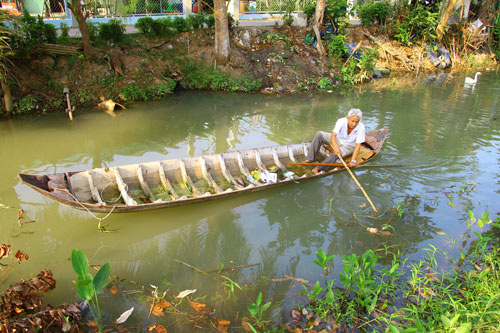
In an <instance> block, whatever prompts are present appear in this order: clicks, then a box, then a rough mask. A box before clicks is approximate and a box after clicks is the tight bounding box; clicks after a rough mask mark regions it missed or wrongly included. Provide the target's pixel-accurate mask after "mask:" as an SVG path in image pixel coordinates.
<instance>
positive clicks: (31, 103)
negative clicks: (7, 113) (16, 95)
mask: <svg viewBox="0 0 500 333" xmlns="http://www.w3.org/2000/svg"><path fill="white" fill-rule="evenodd" d="M36 109H38V98H37V97H36V96H24V97H23V98H21V99H20V100H19V101H18V102H16V103H14V108H13V112H14V113H17V114H24V113H30V112H33V111H35V110H36Z"/></svg>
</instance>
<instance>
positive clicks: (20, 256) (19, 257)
mask: <svg viewBox="0 0 500 333" xmlns="http://www.w3.org/2000/svg"><path fill="white" fill-rule="evenodd" d="M15 257H16V259H17V261H18V262H19V263H21V261H23V260H28V259H29V258H30V257H28V255H27V254H26V253H25V252H24V251H21V250H17V252H16V255H15Z"/></svg>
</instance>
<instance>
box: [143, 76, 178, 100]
mask: <svg viewBox="0 0 500 333" xmlns="http://www.w3.org/2000/svg"><path fill="white" fill-rule="evenodd" d="M175 85H176V83H175V81H174V80H168V81H163V82H158V83H157V84H156V85H154V86H149V87H148V88H147V94H148V96H150V97H151V98H152V99H161V98H163V97H165V96H167V95H169V94H171V93H172V92H173V91H174V89H175Z"/></svg>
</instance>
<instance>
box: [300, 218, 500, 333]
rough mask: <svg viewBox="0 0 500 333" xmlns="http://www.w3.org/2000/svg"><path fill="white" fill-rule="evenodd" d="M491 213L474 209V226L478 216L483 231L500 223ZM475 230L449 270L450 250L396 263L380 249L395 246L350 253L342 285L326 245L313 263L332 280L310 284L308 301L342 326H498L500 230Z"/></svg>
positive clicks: (463, 328) (428, 328) (315, 310)
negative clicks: (442, 265) (441, 263)
mask: <svg viewBox="0 0 500 333" xmlns="http://www.w3.org/2000/svg"><path fill="white" fill-rule="evenodd" d="M489 215H490V214H489V212H488V211H486V212H485V213H483V214H481V217H480V218H478V219H476V218H475V216H474V213H472V211H468V216H469V220H470V221H474V222H471V223H470V225H469V227H472V224H473V223H475V222H477V224H478V227H479V228H481V229H483V228H484V227H486V226H487V224H488V223H489V224H491V226H492V227H493V228H498V227H500V224H499V223H498V222H500V218H497V219H496V220H495V222H493V223H492V221H491V219H490V217H489ZM475 234H476V236H477V240H476V241H474V242H472V243H471V245H470V248H469V249H467V250H464V253H462V254H461V257H460V258H461V259H460V260H459V261H457V262H456V263H455V266H454V268H453V269H452V270H451V271H450V272H448V273H443V272H442V271H441V269H439V267H438V259H437V258H438V256H443V255H445V253H443V252H441V251H439V250H438V249H437V248H436V247H434V246H432V245H429V247H428V248H426V249H424V250H425V252H427V256H426V257H425V258H423V259H421V260H420V261H417V262H412V263H410V264H409V265H408V264H407V258H406V259H401V258H400V254H399V253H398V254H393V255H392V261H391V263H390V264H389V265H382V264H381V263H380V262H379V258H380V257H379V255H378V254H377V253H378V252H380V253H382V254H384V255H385V256H386V255H387V254H388V252H387V249H384V250H377V251H373V250H368V251H366V252H365V253H364V254H362V255H361V256H358V255H356V254H351V255H343V256H342V266H343V269H342V270H341V272H339V280H340V284H335V279H334V278H331V277H329V276H328V272H327V270H326V267H327V266H326V265H325V262H326V261H327V260H328V259H329V260H331V258H333V257H332V256H330V257H327V256H326V254H324V253H323V252H322V251H321V250H319V251H318V252H317V253H316V256H317V257H318V260H314V261H313V262H315V263H316V264H317V265H318V266H320V267H321V268H322V270H323V275H324V277H325V281H324V283H323V284H322V283H320V282H319V281H316V283H314V284H313V285H308V284H304V285H303V287H304V289H303V291H302V292H301V294H303V295H305V296H306V297H307V299H308V301H309V303H308V304H307V305H306V306H305V307H306V308H307V309H308V310H309V311H310V312H313V313H314V314H315V315H316V316H318V317H319V318H321V319H326V318H329V317H330V316H331V317H332V318H333V320H334V321H335V322H336V323H337V324H339V325H340V327H349V328H352V329H354V330H356V328H359V326H357V325H359V324H360V323H368V327H365V329H366V330H367V331H371V330H374V331H390V332H401V331H407V332H417V331H418V332H426V331H427V332H430V331H446V332H469V331H475V332H477V331H484V332H486V331H491V332H492V331H497V330H498V322H499V319H500V299H499V298H498V295H500V274H499V267H500V266H499V264H500V247H499V245H500V244H499V240H498V237H496V236H494V234H495V231H493V232H484V233H477V232H476V233H475ZM389 254H390V253H389ZM306 312H307V311H306ZM308 319H309V318H308ZM310 320H311V321H312V319H310Z"/></svg>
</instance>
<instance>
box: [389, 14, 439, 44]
mask: <svg viewBox="0 0 500 333" xmlns="http://www.w3.org/2000/svg"><path fill="white" fill-rule="evenodd" d="M400 15H401V16H400V18H399V19H397V20H394V21H393V22H392V29H393V34H394V38H396V39H397V40H398V41H399V42H400V43H402V44H404V45H411V44H413V43H414V42H419V41H422V40H425V41H426V42H431V41H434V40H435V39H436V38H437V37H436V27H437V25H438V24H439V12H438V11H437V10H435V9H434V7H426V6H423V5H417V6H415V7H413V8H409V7H405V8H403V9H402V11H401V14H400Z"/></svg>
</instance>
